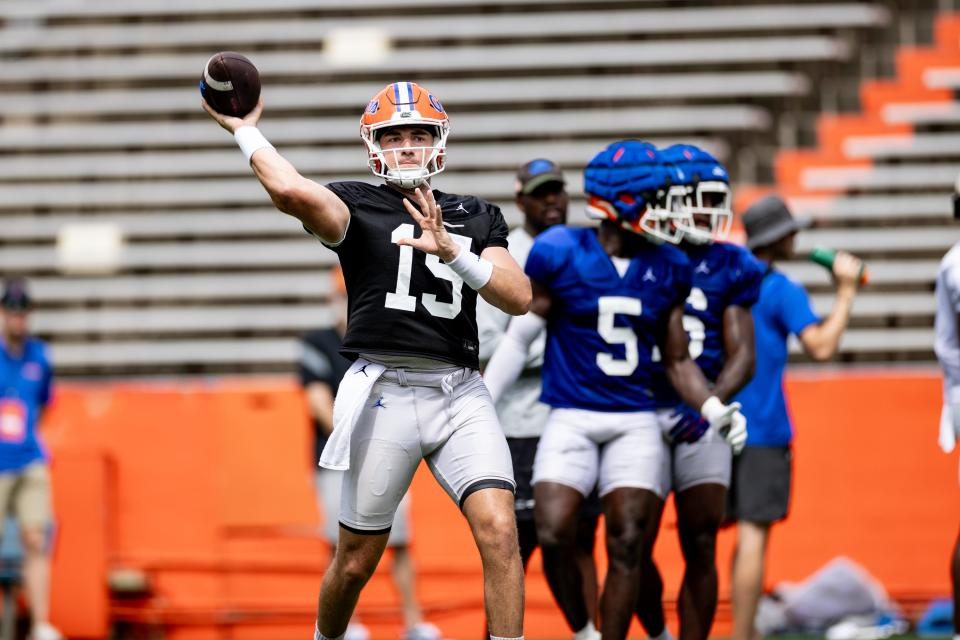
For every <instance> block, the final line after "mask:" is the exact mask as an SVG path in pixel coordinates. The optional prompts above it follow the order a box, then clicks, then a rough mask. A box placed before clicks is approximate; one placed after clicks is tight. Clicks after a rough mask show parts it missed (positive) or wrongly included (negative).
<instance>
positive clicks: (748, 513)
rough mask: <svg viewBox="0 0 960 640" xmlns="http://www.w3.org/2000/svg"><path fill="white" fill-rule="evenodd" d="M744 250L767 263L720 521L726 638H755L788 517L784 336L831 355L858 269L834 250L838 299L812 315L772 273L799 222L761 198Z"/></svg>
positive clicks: (746, 220)
mask: <svg viewBox="0 0 960 640" xmlns="http://www.w3.org/2000/svg"><path fill="white" fill-rule="evenodd" d="M743 224H744V227H745V228H746V231H747V247H748V248H749V249H750V250H751V251H753V254H754V256H756V257H757V258H758V259H759V260H760V261H761V262H763V263H764V264H765V265H766V266H767V270H766V275H765V276H764V279H763V283H762V285H761V288H760V299H759V300H758V301H757V303H756V304H755V305H754V306H753V325H754V329H755V337H756V354H757V356H756V371H755V374H754V377H753V380H751V381H750V383H749V384H747V386H746V387H744V388H743V390H742V391H741V392H740V393H739V394H738V395H737V397H736V398H735V400H736V401H738V402H740V403H742V404H743V410H742V411H743V414H744V415H745V416H746V417H747V424H749V425H750V429H749V432H748V436H747V445H746V447H745V448H744V450H743V452H742V453H741V454H740V455H739V456H737V457H736V458H734V463H733V477H732V480H731V484H730V491H729V493H728V494H727V495H728V498H729V503H728V507H727V518H728V520H729V521H736V522H737V547H736V552H735V555H734V561H733V580H732V599H733V623H734V630H733V638H734V640H754V639H756V638H758V637H759V634H758V632H757V631H756V629H755V628H754V622H753V621H754V617H755V616H756V613H757V604H758V602H759V600H760V595H761V593H762V590H763V575H764V561H765V556H766V549H767V537H768V534H769V531H770V526H771V525H772V524H774V523H775V522H778V521H780V520H783V519H784V518H786V516H787V511H788V506H789V501H790V475H791V458H792V456H791V449H790V443H791V442H792V441H793V428H792V426H791V424H790V416H789V414H788V412H787V404H786V399H785V398H784V395H783V372H784V369H785V368H786V365H787V339H788V338H789V337H790V334H793V335H795V336H797V338H799V340H800V344H801V345H803V350H804V351H805V352H806V353H807V355H808V356H810V357H811V358H813V359H814V360H817V361H824V360H829V359H830V358H831V357H833V355H834V354H835V353H836V352H837V348H838V346H839V344H840V337H841V336H842V335H843V332H844V330H845V329H846V328H847V324H848V322H849V320H850V307H851V306H852V304H853V299H854V296H855V295H856V293H857V286H858V285H859V282H860V272H861V269H862V267H863V264H862V263H861V261H860V260H859V259H857V258H856V257H854V256H852V255H850V254H849V253H845V252H843V251H840V252H838V253H837V256H836V259H835V260H834V263H833V279H834V282H835V284H836V287H837V299H836V301H835V302H834V305H833V309H832V310H831V311H830V314H829V315H827V317H826V318H822V319H821V318H820V317H818V316H817V315H816V314H815V313H814V311H813V309H812V308H811V306H810V297H809V296H808V295H807V292H806V290H804V288H803V286H802V285H800V284H799V283H798V282H796V281H794V280H793V279H791V278H790V277H789V276H787V275H786V274H784V273H782V272H780V271H778V270H777V269H775V268H774V264H775V262H776V261H778V260H786V259H789V258H791V257H792V256H793V248H794V239H795V237H796V235H797V232H798V231H799V230H800V229H802V228H804V227H806V226H807V224H806V221H801V220H797V219H795V218H794V217H793V215H792V214H791V213H790V210H789V209H788V208H787V205H786V203H784V201H783V200H781V199H780V198H779V197H777V196H768V197H766V198H763V199H762V200H760V201H758V202H757V203H756V204H754V205H753V206H751V207H750V208H749V209H747V211H746V212H745V213H744V214H743Z"/></svg>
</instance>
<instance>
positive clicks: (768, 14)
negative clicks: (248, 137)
mask: <svg viewBox="0 0 960 640" xmlns="http://www.w3.org/2000/svg"><path fill="white" fill-rule="evenodd" d="M915 4H916V6H915V7H912V9H911V11H910V16H911V19H915V21H916V23H917V24H919V25H922V24H925V22H924V20H923V19H919V20H916V17H917V16H918V15H919V16H920V17H921V18H922V17H923V16H929V15H932V12H933V11H934V10H935V9H936V8H937V4H936V3H935V2H932V1H931V2H918V3H915ZM413 9H424V10H429V12H428V15H425V16H417V17H416V18H412V17H410V15H409V11H411V10H413ZM905 11H906V10H904V9H902V8H900V7H898V6H897V3H895V2H881V1H874V2H870V1H861V2H826V1H820V0H814V1H812V2H806V3H802V4H796V3H794V4H774V3H772V2H757V1H752V0H742V1H739V2H732V3H726V4H725V5H724V6H722V7H719V6H715V5H714V4H713V3H707V2H696V1H693V0H684V1H683V2H665V1H662V0H645V1H644V2H627V1H625V0H610V1H608V2H602V3H591V2H586V3H584V2H572V1H568V0H509V1H505V0H498V1H494V0H458V1H456V2H449V1H443V2H441V1H440V0H412V1H408V2H405V3H404V12H399V13H398V12H397V10H396V8H395V7H394V6H393V4H392V3H389V2H385V1H384V0H350V1H346V0H325V1H323V2H316V1H312V2H311V1H308V0H282V1H277V2H271V3H269V9H267V8H266V5H264V4H263V3H254V2H252V1H249V0H235V1H233V2H231V3H224V2H222V1H220V0H189V1H187V0H164V1H160V0H134V1H131V2H125V3H112V2H107V1H106V0H88V1H86V2H65V1H62V0H37V1H35V2H30V3H23V2H16V1H12V0H3V1H0V36H2V37H0V59H2V60H3V64H2V65H0V89H2V90H3V91H4V96H5V98H4V110H3V116H2V120H0V247H2V249H0V271H2V272H3V273H4V274H7V273H11V274H12V273H17V274H23V275H26V276H28V277H30V278H31V280H32V282H33V285H34V289H35V292H36V297H37V299H38V302H39V308H38V311H37V317H36V325H37V329H38V330H39V332H40V334H41V336H42V337H44V338H47V339H49V340H50V341H51V342H52V344H53V350H54V361H55V362H56V364H57V367H58V373H59V374H60V375H62V376H97V375H106V376H123V375H130V374H134V375H139V374H146V373H161V374H170V373H220V372H271V371H289V370H291V366H292V363H293V360H294V359H295V357H296V349H295V339H296V336H297V335H299V333H301V332H302V331H303V330H304V329H306V328H308V327H310V326H314V325H321V324H324V323H326V322H327V321H328V320H329V312H328V311H327V309H326V307H325V306H324V304H325V300H326V294H327V291H326V285H325V284H323V283H324V282H325V280H326V278H325V276H324V273H323V272H324V270H325V269H326V268H327V267H329V265H331V264H332V263H333V261H334V259H335V258H334V256H333V254H332V253H331V252H329V251H328V250H326V249H324V248H323V247H322V246H320V245H319V244H318V243H316V242H315V241H313V240H312V239H310V238H309V237H307V236H306V235H304V234H303V232H302V230H301V229H300V227H299V225H298V224H297V223H296V221H294V220H292V219H288V218H286V217H285V216H283V215H282V214H279V213H277V212H275V211H273V210H272V209H271V207H270V202H269V199H268V198H267V196H266V195H265V194H264V193H263V191H262V190H261V189H260V187H259V185H258V184H257V183H256V181H255V180H254V179H253V178H252V177H251V176H250V175H249V171H248V169H247V168H246V167H245V166H244V164H243V160H242V157H241V156H240V154H239V152H237V150H236V149H235V145H234V144H233V141H232V139H231V138H230V136H228V135H227V134H226V133H225V132H223V131H222V130H220V129H218V128H217V127H216V126H215V125H213V124H212V123H211V122H210V121H209V120H208V119H207V118H206V116H205V114H203V113H202V111H201V110H200V108H199V95H198V93H197V91H196V88H195V87H196V82H197V78H198V77H199V72H200V70H201V69H202V65H203V63H204V62H205V61H206V59H207V57H209V55H210V54H211V53H213V52H214V51H216V50H218V49H227V48H229V49H234V50H239V51H242V52H243V53H245V54H246V55H248V56H249V57H251V59H253V60H254V62H255V63H256V64H257V65H258V67H259V68H260V69H261V72H262V74H263V77H264V82H265V85H264V98H265V102H266V105H267V110H266V116H265V119H264V121H263V124H262V128H263V130H264V132H265V133H266V134H267V135H268V137H269V138H270V139H271V140H272V141H273V142H274V143H275V144H277V145H278V147H279V148H280V149H281V151H282V152H283V153H284V154H285V155H287V156H288V157H289V158H290V159H291V160H292V161H293V162H294V163H295V164H296V165H297V166H298V167H300V168H301V169H302V170H303V171H304V173H306V174H308V175H309V176H310V177H313V178H315V179H317V180H320V181H330V180H335V179H345V178H346V179H370V176H369V174H368V173H367V172H366V170H365V164H364V160H365V156H364V151H363V149H362V147H361V145H360V142H359V139H358V135H357V120H358V115H359V108H360V107H362V105H363V104H364V103H365V102H366V100H367V99H368V98H369V96H370V95H372V94H373V93H374V92H375V91H376V90H377V89H379V88H380V87H381V86H382V85H384V84H386V83H387V82H390V81H393V80H396V79H397V78H401V77H402V78H405V79H412V80H416V81H419V82H422V83H423V84H425V85H426V86H428V87H430V88H431V89H432V90H433V91H435V92H436V93H437V95H439V96H440V97H441V99H443V100H444V102H445V104H446V105H447V107H448V109H449V110H450V112H451V117H452V126H453V130H452V131H453V133H452V135H451V142H450V152H449V166H450V168H449V169H448V171H447V172H446V173H444V174H443V175H442V176H440V177H439V178H438V179H437V181H436V186H437V187H439V188H441V189H443V190H446V191H452V192H462V193H476V194H478V195H482V196H484V197H486V198H488V199H491V200H493V201H495V202H497V203H499V204H501V206H502V207H503V208H504V210H505V212H506V213H507V216H508V220H509V221H510V222H511V223H516V222H517V221H518V219H519V218H518V214H517V212H516V210H515V208H514V207H513V205H512V203H511V200H512V196H513V194H512V189H513V171H515V168H516V167H517V166H518V165H519V164H520V163H522V162H523V161H525V160H527V159H529V158H531V157H534V156H538V155H543V156H548V157H551V158H554V159H556V160H558V161H559V162H561V163H562V165H563V166H564V168H565V169H566V170H567V171H568V174H567V175H568V179H569V184H570V186H571V191H572V192H573V195H574V201H573V203H572V207H571V221H572V222H573V223H575V224H582V223H586V220H585V219H584V217H583V216H582V213H581V211H582V201H581V200H580V198H579V195H578V194H577V191H578V190H579V186H580V184H581V180H580V177H579V173H578V172H579V170H580V169H581V168H582V166H583V164H584V163H585V162H586V161H587V160H588V159H589V157H590V156H591V154H592V153H593V152H594V151H595V150H596V149H598V148H600V147H602V146H603V145H604V144H606V143H607V142H609V141H610V140H611V139H614V138H619V137H626V136H635V137H643V138H646V139H650V140H652V141H654V142H655V143H658V144H669V143H672V142H675V141H690V142H694V143H696V144H700V145H702V146H705V147H706V148H708V149H710V150H712V151H713V152H714V153H716V154H717V155H718V156H719V157H721V158H722V159H724V160H725V161H726V162H727V163H728V164H729V166H730V168H731V170H732V172H733V174H734V177H735V179H736V180H737V181H738V182H740V183H750V184H757V183H765V182H769V180H770V179H772V178H773V177H774V176H775V175H779V174H778V173H777V172H778V171H779V169H778V168H777V167H778V166H779V164H778V165H776V166H775V165H774V151H775V149H777V148H778V147H781V146H783V145H784V144H788V143H790V142H792V141H796V142H801V143H803V142H810V141H812V139H813V134H812V133H811V132H812V131H813V130H814V129H815V126H814V123H815V122H816V120H817V115H818V112H819V111H820V109H821V107H822V106H823V104H822V103H823V98H822V96H821V94H822V93H823V90H825V88H826V87H837V86H840V87H845V86H849V87H856V86H858V84H859V83H860V82H861V81H864V80H867V79H868V78H866V77H864V74H865V73H867V72H869V71H871V70H875V69H878V68H879V69H886V68H889V67H890V66H891V64H890V63H888V62H887V59H889V60H891V61H892V60H893V59H894V49H895V46H896V44H898V42H900V41H901V40H902V39H903V38H904V37H905V35H904V29H903V28H902V25H900V18H901V17H902V15H901V14H902V13H904V12H905ZM926 22H929V23H930V24H932V18H930V19H929V20H927V21H926ZM118 25H122V26H123V28H116V27H117V26H118ZM898 25H899V26H898ZM919 31H920V32H919V35H917V38H918V39H919V40H921V41H922V40H923V38H924V32H923V30H922V29H920V30H919ZM344 37H346V38H347V39H350V38H355V39H358V40H360V41H367V40H369V41H370V43H371V45H370V48H371V51H370V52H368V53H369V54H370V55H358V56H355V57H354V58H349V57H348V58H347V59H344V58H343V57H342V56H339V55H338V54H337V47H336V46H334V44H335V43H336V41H337V39H338V38H340V39H343V38H344ZM945 37H946V36H942V37H941V41H938V46H940V47H941V48H942V47H946V46H948V45H949V43H948V42H943V41H942V40H943V38H945ZM956 44H957V43H956V42H955V41H954V42H953V45H954V52H955V50H956V48H957V47H956ZM378 48H382V50H380V49H378ZM384 52H386V55H385V56H384V55H382V54H383V53H384ZM378 54H380V55H379V57H378ZM954 57H956V56H955V55H954ZM868 58H869V60H868ZM933 60H934V62H935V64H934V63H931V64H930V65H928V68H927V67H925V71H924V73H923V74H922V78H923V82H925V83H926V86H928V87H929V88H930V90H931V91H937V92H939V95H941V96H943V95H946V94H950V95H951V96H952V91H953V88H954V87H955V86H956V85H957V84H958V83H960V71H958V69H957V68H955V67H960V64H954V60H953V59H952V58H950V57H949V55H946V54H945V56H944V57H942V58H936V57H935V58H933ZM898 63H899V59H898ZM881 93H882V92H881ZM867 97H868V98H870V96H867ZM906 97H909V95H906ZM845 100H846V101H847V102H849V97H848V98H846V99H845ZM871 100H872V102H870V100H865V101H864V102H869V103H870V106H871V108H873V107H877V108H878V109H879V111H878V113H879V114H880V115H878V116H876V117H882V118H884V119H885V120H886V121H887V122H889V123H890V126H893V127H894V128H895V129H894V130H892V131H890V132H888V133H884V134H883V135H879V134H877V132H876V131H869V132H867V134H864V135H856V136H853V135H851V136H848V137H845V138H844V141H843V143H842V144H843V145H845V148H846V149H847V153H846V155H842V154H840V155H835V156H834V157H833V158H832V159H837V158H839V162H835V163H833V164H827V163H823V162H821V163H819V164H817V165H816V166H809V167H804V168H803V170H802V171H800V172H799V173H797V176H798V178H799V179H800V182H798V183H797V184H793V183H791V182H789V181H787V182H783V181H781V184H780V185H779V186H780V187H781V188H782V189H784V190H785V191H786V192H787V194H788V195H789V196H790V197H791V198H792V199H793V201H794V204H795V206H796V207H797V209H798V211H800V212H802V213H807V214H809V215H813V216H814V217H815V218H816V219H817V221H818V225H820V226H823V227H824V228H822V229H815V230H812V231H810V232H809V233H807V234H805V236H801V238H802V240H801V246H800V249H801V250H807V249H809V248H811V247H812V246H814V245H817V244H824V245H827V246H833V247H837V248H848V249H851V250H856V251H861V252H863V253H864V256H865V257H866V258H867V259H868V261H869V263H870V270H871V277H872V285H871V286H872V287H874V288H875V290H874V291H873V292H868V294H865V295H864V297H863V298H862V300H861V301H860V302H858V304H857V306H856V307H855V309H854V327H853V330H852V331H851V334H850V336H849V337H848V339H847V340H846V341H845V343H844V353H843V358H844V359H845V360H848V361H860V360H866V361H875V360H878V359H887V360H889V359H894V360H901V359H912V360H917V359H928V360H929V359H930V358H931V357H932V355H931V353H930V349H929V344H925V343H924V342H923V340H924V339H925V337H924V335H921V333H922V332H923V331H924V330H925V329H924V327H925V326H927V325H928V324H929V322H928V321H929V319H930V317H931V316H930V313H931V310H930V308H929V304H923V303H921V302H920V301H919V300H915V299H914V297H922V296H921V294H922V293H923V292H924V291H927V292H928V291H929V290H930V288H931V285H932V277H933V268H934V266H935V264H936V258H937V256H938V255H939V254H941V253H942V252H943V250H944V249H945V248H946V247H947V246H949V244H950V243H951V235H950V233H949V231H948V229H947V227H946V222H945V221H946V217H945V216H946V214H947V210H948V202H947V200H946V199H944V195H945V194H946V193H947V192H948V191H949V189H950V188H952V183H953V180H954V178H955V175H956V173H957V170H960V163H958V161H957V156H960V153H958V152H957V146H956V144H954V143H955V142H956V141H957V137H956V135H960V134H956V135H954V136H952V137H951V136H949V135H947V136H944V135H943V134H944V131H947V132H949V130H950V128H951V127H956V124H957V122H958V120H960V106H958V105H957V104H955V103H954V102H953V101H952V99H941V100H938V101H937V102H935V103H931V102H929V101H926V100H921V101H913V100H908V99H904V100H887V101H885V102H883V104H874V103H877V102H878V100H877V99H875V98H871ZM854 102H857V101H856V99H855V98H854ZM874 134H877V135H874ZM878 136H879V137H878ZM779 162H780V161H779V160H778V163H779ZM851 163H852V164H851ZM900 219H902V222H900V221H899V220H900ZM907 221H909V223H910V224H911V225H914V226H913V228H910V229H904V228H903V225H904V224H905V223H906V222H907ZM92 222H95V223H107V224H109V225H112V226H113V227H115V228H116V229H119V231H120V233H122V235H123V237H124V238H125V240H126V244H125V246H124V247H123V250H122V253H121V256H120V259H119V268H118V270H117V271H116V272H114V273H111V274H107V275H96V276H94V275H89V274H83V273H79V274H68V273H60V272H59V271H58V269H59V264H60V263H59V261H58V254H57V242H58V238H59V236H60V233H61V231H62V230H63V229H64V228H65V227H66V226H67V225H77V224H84V223H92ZM788 268H789V269H790V271H791V272H792V273H794V274H795V275H796V276H797V277H799V278H801V280H803V281H804V282H805V283H807V284H808V285H810V286H811V287H813V290H814V291H815V292H816V293H818V294H825V293H826V291H827V290H828V288H829V287H828V281H827V279H826V275H825V274H824V273H822V272H821V270H819V268H818V267H815V266H814V265H809V264H806V263H801V262H797V263H795V264H791V265H788ZM887 293H889V294H890V295H889V296H887V295H885V294H887ZM823 300H824V299H823V298H818V304H823V303H824V302H823ZM924 323H926V324H924ZM909 331H914V332H919V333H914V334H911V333H908V332H909ZM240 344H245V345H247V346H246V347H244V348H240V347H239V345H240Z"/></svg>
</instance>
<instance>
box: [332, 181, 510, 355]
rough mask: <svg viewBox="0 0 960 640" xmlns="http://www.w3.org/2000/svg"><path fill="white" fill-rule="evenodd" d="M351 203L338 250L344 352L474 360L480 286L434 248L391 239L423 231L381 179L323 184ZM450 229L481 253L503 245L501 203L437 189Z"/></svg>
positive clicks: (399, 196)
mask: <svg viewBox="0 0 960 640" xmlns="http://www.w3.org/2000/svg"><path fill="white" fill-rule="evenodd" d="M327 187H328V188H329V189H330V190H331V191H333V192H334V193H335V194H337V196H339V198H340V199H341V200H343V202H344V203H346V205H347V207H349V208H350V226H349V227H348V228H347V234H346V236H345V237H344V239H343V241H342V242H341V243H340V244H339V245H337V246H335V247H331V248H332V249H333V250H334V251H336V253H337V255H338V256H339V257H340V265H341V266H342V268H343V277H344V280H345V282H346V285H347V300H348V322H347V335H346V336H345V337H344V341H343V348H342V350H341V353H343V354H344V355H345V356H347V357H348V358H350V359H356V357H357V355H358V354H360V353H370V354H381V355H401V356H402V355H410V356H418V357H427V358H435V359H437V360H443V361H446V362H450V363H452V364H456V365H459V366H464V367H471V368H473V369H477V368H479V362H478V360H477V354H478V351H479V346H478V339H477V292H476V291H474V290H473V289H471V288H470V287H468V286H466V285H465V284H464V283H463V280H461V279H460V277H459V276H457V275H456V274H455V273H453V271H452V270H451V269H450V267H448V266H447V265H445V264H443V262H442V261H441V260H440V259H439V258H438V257H437V256H434V255H428V254H426V253H424V252H422V251H419V250H415V249H414V248H413V247H401V246H399V245H397V244H396V241H397V240H399V239H400V238H409V237H414V238H417V237H420V235H421V229H420V225H418V224H417V223H416V222H415V221H414V220H413V218H411V217H410V214H409V213H407V210H406V209H405V208H404V206H403V198H404V196H403V194H401V193H400V192H399V191H397V190H396V189H393V188H392V187H389V186H387V185H385V184H383V185H379V186H374V185H371V184H367V183H365V182H334V183H332V184H329V185H327ZM433 197H434V198H435V199H436V201H437V204H439V205H440V207H441V208H442V209H443V222H444V224H445V225H446V227H447V232H448V233H450V235H451V237H452V238H453V239H454V241H456V242H457V243H459V244H460V245H461V247H463V248H466V249H469V250H470V251H473V252H474V253H476V254H477V255H479V254H480V253H481V252H482V251H483V250H484V249H486V248H487V247H506V246H507V232H508V228H507V223H506V222H505V221H504V219H503V214H502V213H501V212H500V209H499V208H498V207H495V206H494V205H492V204H490V203H488V202H486V201H484V200H481V199H479V198H474V197H472V196H457V195H452V194H448V193H442V192H440V191H437V190H434V191H433Z"/></svg>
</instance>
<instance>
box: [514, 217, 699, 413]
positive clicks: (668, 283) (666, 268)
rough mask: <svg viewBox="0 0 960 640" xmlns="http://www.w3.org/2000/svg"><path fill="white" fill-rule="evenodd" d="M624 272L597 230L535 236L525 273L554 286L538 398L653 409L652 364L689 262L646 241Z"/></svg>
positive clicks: (557, 230) (686, 280) (686, 285)
mask: <svg viewBox="0 0 960 640" xmlns="http://www.w3.org/2000/svg"><path fill="white" fill-rule="evenodd" d="M637 244H638V245H639V251H638V253H637V254H636V255H634V256H633V257H632V258H630V260H629V267H628V268H627V270H626V272H625V273H624V275H623V276H622V277H621V275H620V273H619V272H618V270H617V268H616V267H615V266H614V263H613V261H612V260H611V259H610V257H609V256H608V255H607V253H606V251H604V249H603V247H602V246H601V245H600V242H599V240H598V239H597V231H596V229H594V228H571V227H565V226H560V225H558V226H555V227H551V228H550V229H548V230H546V231H544V232H543V233H541V234H540V235H538V236H537V239H536V241H535V242H534V244H533V248H532V249H531V250H530V255H529V257H528V258H527V263H526V269H525V270H526V272H527V275H529V276H530V278H531V279H533V280H534V281H536V282H537V283H539V284H541V285H543V286H544V287H545V288H547V289H548V290H549V291H550V295H551V298H552V305H551V309H550V317H549V318H548V319H547V347H546V351H545V353H544V362H543V394H542V396H541V400H542V401H543V402H545V403H546V404H548V405H550V406H552V407H564V408H577V409H588V410H592V411H645V410H652V409H654V408H655V406H656V405H655V403H654V393H653V385H654V377H655V375H657V374H656V373H655V371H656V367H655V366H654V364H653V361H654V358H655V354H656V353H658V350H657V349H656V347H657V338H658V336H660V335H662V334H663V332H664V330H665V327H666V322H667V318H668V316H669V311H670V309H672V308H673V307H675V306H676V305H678V304H681V303H682V302H683V300H685V299H686V297H687V295H688V294H689V293H690V278H691V269H690V263H689V261H688V260H687V258H686V256H685V255H684V254H683V252H682V251H680V250H679V249H677V248H676V247H672V246H669V245H655V244H653V243H648V242H645V241H641V242H638V243H637Z"/></svg>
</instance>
